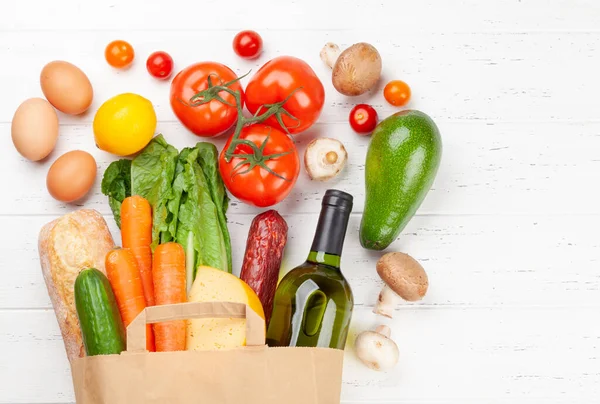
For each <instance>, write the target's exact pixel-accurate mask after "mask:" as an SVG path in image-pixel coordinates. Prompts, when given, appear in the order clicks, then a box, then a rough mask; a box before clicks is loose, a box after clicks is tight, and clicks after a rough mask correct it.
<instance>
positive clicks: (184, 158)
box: [102, 135, 232, 286]
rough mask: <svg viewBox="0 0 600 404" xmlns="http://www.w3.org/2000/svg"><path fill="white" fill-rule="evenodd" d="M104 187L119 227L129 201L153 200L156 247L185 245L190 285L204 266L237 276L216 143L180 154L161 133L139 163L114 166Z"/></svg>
mask: <svg viewBox="0 0 600 404" xmlns="http://www.w3.org/2000/svg"><path fill="white" fill-rule="evenodd" d="M128 164H129V166H130V167H131V169H130V175H128V170H127V165H128ZM105 182H106V187H105V186H104V183H105ZM102 183H103V186H102V192H103V193H104V194H105V195H108V196H109V203H111V208H112V210H113V213H114V216H115V221H117V223H118V224H119V225H120V211H121V205H120V204H121V202H122V201H123V199H125V197H127V196H129V195H140V196H142V197H144V198H146V199H147V200H148V202H150V204H151V205H152V210H153V224H152V248H153V249H154V248H155V247H156V246H157V245H158V244H161V243H166V242H169V241H176V242H178V243H180V244H181V245H182V246H183V247H184V249H185V251H186V262H187V270H188V281H189V282H188V284H189V285H190V286H191V284H192V282H191V281H193V279H194V276H195V271H196V269H197V268H198V266H200V265H206V266H211V267H213V268H219V269H222V270H224V271H227V272H231V268H232V264H231V240H230V236H229V230H228V229H227V218H226V216H225V213H226V212H227V208H228V205H229V197H228V196H227V192H226V191H225V185H224V184H223V180H222V179H221V176H220V174H219V170H218V151H217V148H216V147H215V146H214V145H213V144H211V143H203V142H201V143H198V144H197V145H196V147H194V148H186V149H183V150H182V151H181V153H180V154H179V155H178V153H177V150H176V149H175V148H174V147H173V146H171V145H169V144H168V143H167V142H166V141H165V139H164V138H163V137H162V135H159V136H157V137H155V138H154V139H152V141H151V142H150V143H149V144H148V146H146V148H144V150H142V152H141V153H140V154H139V155H138V156H137V157H136V158H135V159H134V160H133V162H130V161H129V160H119V161H117V162H114V163H112V164H111V165H110V166H109V167H108V169H107V170H106V173H105V174H104V179H103V181H102Z"/></svg>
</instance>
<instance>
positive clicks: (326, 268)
mask: <svg viewBox="0 0 600 404" xmlns="http://www.w3.org/2000/svg"><path fill="white" fill-rule="evenodd" d="M351 211H352V195H350V194H347V193H345V192H342V191H338V190H334V189H330V190H328V191H327V192H326V193H325V197H324V198H323V202H322V208H321V215H320V217H319V222H318V225H317V230H316V232H315V238H314V240H313V244H312V247H311V251H310V253H309V254H308V259H307V260H306V262H305V263H304V264H302V265H300V266H299V267H296V268H294V269H292V270H291V271H290V272H289V273H288V274H286V275H285V276H284V277H283V279H282V280H281V282H280V283H279V286H278V287H277V291H276V292H275V299H274V303H273V314H272V315H271V322H270V323H269V329H268V331H267V344H268V345H269V346H304V347H323V348H337V349H344V346H345V345H346V337H347V336H348V327H349V326H350V319H351V317H352V308H353V306H354V299H353V297H352V290H351V289H350V285H349V284H348V282H347V281H346V279H345V278H344V276H343V275H342V272H341V271H340V256H341V255H342V248H343V245H344V238H345V237H346V229H347V227H348V220H349V218H350V212H351Z"/></svg>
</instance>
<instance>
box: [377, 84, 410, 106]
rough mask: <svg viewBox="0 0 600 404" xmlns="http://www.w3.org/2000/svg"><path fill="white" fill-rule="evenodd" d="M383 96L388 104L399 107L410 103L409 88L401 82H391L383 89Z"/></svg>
mask: <svg viewBox="0 0 600 404" xmlns="http://www.w3.org/2000/svg"><path fill="white" fill-rule="evenodd" d="M383 96H384V97H385V99H386V101H387V102H389V103H390V104H392V105H395V106H397V107H401V106H403V105H406V104H407V103H408V101H410V87H409V86H408V84H406V83H405V82H403V81H401V80H393V81H390V82H389V83H387V85H386V86H385V88H384V89H383Z"/></svg>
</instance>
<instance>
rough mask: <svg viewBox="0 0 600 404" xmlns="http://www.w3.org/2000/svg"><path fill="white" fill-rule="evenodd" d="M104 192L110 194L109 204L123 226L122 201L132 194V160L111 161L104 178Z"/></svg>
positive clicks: (118, 222) (118, 224)
mask: <svg viewBox="0 0 600 404" xmlns="http://www.w3.org/2000/svg"><path fill="white" fill-rule="evenodd" d="M102 193H103V194H104V195H106V196H108V204H109V205H110V209H111V210H112V212H113V215H114V216H115V222H117V226H119V228H121V203H122V202H123V200H124V199H125V198H127V197H128V196H131V160H127V159H122V160H118V161H113V162H112V163H110V165H109V166H108V168H107V169H106V171H105V172H104V177H103V178H102Z"/></svg>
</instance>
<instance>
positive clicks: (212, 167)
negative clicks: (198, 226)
mask: <svg viewBox="0 0 600 404" xmlns="http://www.w3.org/2000/svg"><path fill="white" fill-rule="evenodd" d="M196 148H197V149H198V163H199V164H200V167H201V168H202V171H204V176H205V177H206V181H207V182H208V188H209V190H210V195H211V198H212V200H213V202H214V203H215V206H216V208H217V214H218V216H219V225H220V226H221V232H222V233H223V238H224V241H225V248H226V249H227V265H228V268H229V272H231V266H232V263H231V238H230V236H229V229H228V228H227V217H226V216H225V213H226V212H227V208H228V207H229V197H228V196H227V192H226V191H225V184H224V183H223V179H222V178H221V174H220V173H219V167H218V162H219V152H218V150H217V148H216V146H215V145H214V144H212V143H206V142H202V143H198V144H197V145H196ZM221 269H223V268H221Z"/></svg>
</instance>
